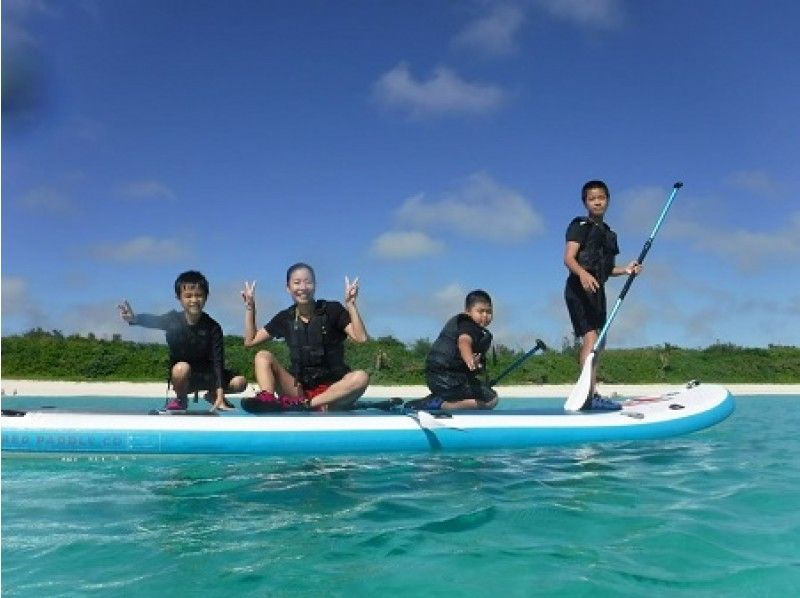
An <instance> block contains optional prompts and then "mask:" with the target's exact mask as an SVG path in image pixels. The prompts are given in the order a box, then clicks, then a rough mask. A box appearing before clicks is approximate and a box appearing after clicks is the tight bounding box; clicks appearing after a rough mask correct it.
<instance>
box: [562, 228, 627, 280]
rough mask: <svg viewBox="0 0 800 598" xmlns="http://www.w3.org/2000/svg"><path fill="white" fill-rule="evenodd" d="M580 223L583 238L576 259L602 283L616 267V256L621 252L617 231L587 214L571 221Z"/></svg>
mask: <svg viewBox="0 0 800 598" xmlns="http://www.w3.org/2000/svg"><path fill="white" fill-rule="evenodd" d="M575 223H580V226H581V228H582V230H583V238H582V240H581V243H580V248H579V249H578V254H577V255H576V260H577V261H578V263H579V264H580V265H581V267H583V268H584V269H585V270H588V271H589V272H590V273H591V274H592V276H594V277H595V278H597V280H598V282H600V283H601V284H602V283H604V282H605V281H607V280H608V277H609V276H611V271H612V270H613V269H614V258H615V256H616V255H617V254H618V253H619V248H618V247H617V233H615V232H614V231H613V230H611V227H609V226H608V225H607V224H606V223H605V222H601V223H599V224H598V223H596V222H594V221H593V220H591V219H589V218H586V217H585V216H578V217H577V218H574V219H573V220H572V222H571V223H570V226H572V225H573V224H575Z"/></svg>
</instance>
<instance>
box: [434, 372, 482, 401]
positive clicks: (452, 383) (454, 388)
mask: <svg viewBox="0 0 800 598" xmlns="http://www.w3.org/2000/svg"><path fill="white" fill-rule="evenodd" d="M425 381H426V382H427V383H428V388H429V389H430V391H431V393H433V394H434V395H435V396H437V397H440V398H442V399H444V400H446V401H458V400H461V399H475V400H476V401H481V402H484V403H488V402H489V401H491V400H493V399H495V398H497V393H496V392H495V391H493V390H492V389H491V388H490V387H489V385H488V384H486V383H485V382H482V381H481V380H479V379H478V378H477V377H475V376H469V375H468V374H462V373H459V372H425Z"/></svg>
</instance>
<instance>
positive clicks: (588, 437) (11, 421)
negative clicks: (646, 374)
mask: <svg viewBox="0 0 800 598" xmlns="http://www.w3.org/2000/svg"><path fill="white" fill-rule="evenodd" d="M622 405H623V408H622V409H621V410H619V411H606V412H599V411H598V412H579V413H569V412H565V411H564V410H563V409H562V408H550V409H547V408H545V409H542V408H540V409H497V410H494V411H455V412H452V413H445V412H434V411H430V412H429V411H413V410H409V409H405V408H398V409H396V410H395V411H392V412H387V411H382V410H379V409H362V410H357V411H351V412H328V413H316V412H300V413H298V412H287V413H269V414H262V415H253V414H248V413H243V412H242V411H241V410H238V409H237V410H236V411H226V412H222V413H218V414H217V413H209V412H206V411H203V412H201V411H190V412H188V413H165V412H158V411H153V412H150V413H149V414H147V413H141V414H137V413H110V412H107V413H98V412H88V411H87V412H78V411H66V410H64V411H59V410H57V409H45V410H3V412H2V417H1V418H0V429H2V450H3V454H4V455H9V454H12V453H95V454H134V455H140V454H163V455H223V454H228V455H288V454H307V455H326V454H334V453H337V454H348V453H386V452H397V451H405V452H420V451H431V450H446V451H456V450H469V449H474V450H485V449H506V448H525V447H537V446H552V445H562V444H564V445H566V444H582V443H595V442H618V441H638V440H652V439H658V438H668V437H671V436H678V435H681V434H687V433H690V432H695V431H697V430H701V429H703V428H707V427H709V426H713V425H714V424H716V423H719V422H721V421H722V420H724V419H725V418H726V417H728V416H729V415H730V414H731V413H732V412H733V410H734V400H733V397H732V396H731V394H730V393H729V392H728V390H727V389H726V388H724V387H723V386H719V385H715V384H702V385H696V384H689V385H687V386H686V387H684V388H679V389H677V390H674V391H671V392H667V393H664V394H661V395H657V396H647V397H637V398H632V399H628V400H625V401H623V402H622Z"/></svg>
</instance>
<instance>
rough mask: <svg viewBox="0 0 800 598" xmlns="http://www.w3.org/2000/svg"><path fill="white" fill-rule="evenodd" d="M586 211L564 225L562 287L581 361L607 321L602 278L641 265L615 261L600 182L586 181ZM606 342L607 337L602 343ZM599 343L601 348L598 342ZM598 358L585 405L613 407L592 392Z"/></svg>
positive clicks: (613, 239)
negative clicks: (564, 277)
mask: <svg viewBox="0 0 800 598" xmlns="http://www.w3.org/2000/svg"><path fill="white" fill-rule="evenodd" d="M581 197H582V199H583V204H584V205H585V206H586V211H587V215H586V216H580V217H578V218H574V219H573V220H572V222H570V224H569V227H568V228H567V235H566V237H567V244H566V247H565V249H564V265H565V266H566V267H567V269H568V270H569V276H568V277H567V283H566V286H565V288H564V299H565V300H566V302H567V310H568V311H569V317H570V320H572V328H573V330H574V332H575V336H576V337H580V338H582V344H581V351H580V364H581V366H583V363H584V362H585V361H586V358H587V357H588V356H589V354H590V353H591V352H592V348H593V347H594V344H595V342H597V337H598V335H599V334H600V330H602V328H603V326H604V325H605V322H606V317H607V314H606V309H607V308H606V292H605V282H606V280H608V278H609V277H610V276H621V275H623V274H631V273H632V272H634V271H635V272H636V273H637V274H638V273H639V272H640V270H641V266H640V265H639V264H638V263H637V262H635V261H633V262H630V263H629V264H628V265H627V266H624V267H621V266H615V265H614V262H615V258H616V256H617V255H618V254H619V247H618V246H617V235H616V233H614V231H612V230H611V227H609V226H608V224H606V223H605V222H604V221H603V218H604V216H605V213H606V210H607V209H608V202H609V200H610V199H611V194H610V193H609V191H608V187H607V186H606V184H605V183H604V182H603V181H589V182H588V183H586V184H585V185H584V186H583V190H582V191H581ZM602 344H603V345H605V339H604V342H603V343H602ZM599 348H602V347H599ZM597 363H598V359H597V358H595V359H594V363H593V367H592V385H591V388H590V391H589V396H588V397H587V398H586V403H584V406H583V409H587V410H616V409H621V406H620V405H619V404H617V403H615V402H614V401H609V400H608V399H604V398H603V397H601V396H600V395H599V394H597V393H596V392H595V386H596V384H597Z"/></svg>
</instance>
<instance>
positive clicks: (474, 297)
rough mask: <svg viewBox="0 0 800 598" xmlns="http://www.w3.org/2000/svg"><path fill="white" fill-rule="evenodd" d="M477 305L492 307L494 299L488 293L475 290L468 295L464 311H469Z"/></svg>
mask: <svg viewBox="0 0 800 598" xmlns="http://www.w3.org/2000/svg"><path fill="white" fill-rule="evenodd" d="M476 303H488V304H489V305H491V304H492V298H491V297H490V296H489V293H487V292H486V291H483V290H481V289H475V290H474V291H470V292H469V293H467V298H466V299H464V309H469V308H471V307H472V306H473V305H475V304H476Z"/></svg>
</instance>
